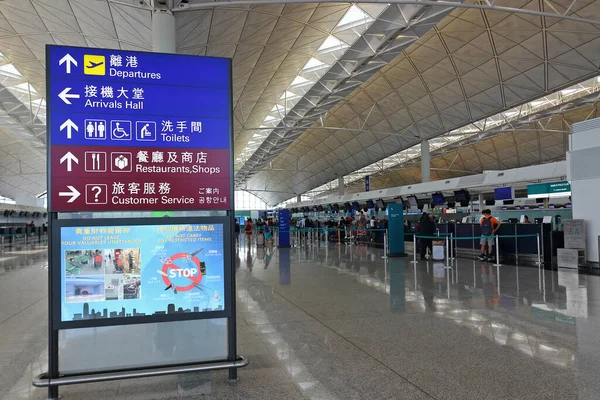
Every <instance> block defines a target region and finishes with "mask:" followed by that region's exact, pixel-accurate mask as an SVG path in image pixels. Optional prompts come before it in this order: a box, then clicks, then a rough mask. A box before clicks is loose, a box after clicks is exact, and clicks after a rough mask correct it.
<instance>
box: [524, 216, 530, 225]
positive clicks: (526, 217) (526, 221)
mask: <svg viewBox="0 0 600 400" xmlns="http://www.w3.org/2000/svg"><path fill="white" fill-rule="evenodd" d="M523 223H524V224H530V223H531V221H530V220H529V217H528V216H527V215H526V216H525V218H524V221H523Z"/></svg>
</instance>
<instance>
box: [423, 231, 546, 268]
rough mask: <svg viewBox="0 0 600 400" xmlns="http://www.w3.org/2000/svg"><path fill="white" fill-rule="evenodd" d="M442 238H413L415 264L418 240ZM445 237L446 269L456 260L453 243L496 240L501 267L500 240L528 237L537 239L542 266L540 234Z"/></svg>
mask: <svg viewBox="0 0 600 400" xmlns="http://www.w3.org/2000/svg"><path fill="white" fill-rule="evenodd" d="M440 237H442V235H438V236H425V235H414V236H413V261H412V262H413V263H415V264H416V263H417V262H418V261H417V239H433V240H435V239H440ZM443 237H445V242H446V252H445V253H446V268H449V265H450V260H449V259H450V258H452V259H454V252H453V249H454V246H452V245H450V243H451V242H452V241H459V240H477V239H494V240H495V241H496V264H495V266H500V265H501V264H500V245H499V240H500V239H510V238H514V239H519V238H526V237H535V238H537V263H536V264H537V265H542V254H541V247H540V234H539V233H530V234H523V235H490V236H467V237H462V236H461V237H455V236H454V235H452V233H450V234H445V235H443ZM450 254H452V257H451V256H450Z"/></svg>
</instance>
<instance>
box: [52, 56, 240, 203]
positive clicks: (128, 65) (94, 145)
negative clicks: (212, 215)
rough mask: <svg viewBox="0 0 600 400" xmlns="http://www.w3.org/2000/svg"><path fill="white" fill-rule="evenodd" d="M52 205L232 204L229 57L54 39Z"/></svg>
mask: <svg viewBox="0 0 600 400" xmlns="http://www.w3.org/2000/svg"><path fill="white" fill-rule="evenodd" d="M46 59H47V76H48V79H47V85H48V99H47V103H48V104H47V107H48V114H47V115H48V133H49V141H48V142H49V157H48V160H49V176H50V187H49V193H50V202H49V208H50V210H51V211H54V212H63V211H96V210H98V211H100V210H101V211H115V210H118V211H123V210H148V211H160V210H170V211H175V210H200V209H231V178H232V175H231V174H232V168H231V165H232V161H231V160H232V158H231V146H232V145H231V143H232V142H231V140H232V139H231V138H232V123H231V109H232V106H231V65H230V60H228V59H224V58H211V57H195V56H186V55H173V54H157V53H145V52H132V51H121V50H105V49H88V48H78V47H65V46H48V47H47V58H46Z"/></svg>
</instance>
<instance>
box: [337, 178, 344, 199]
mask: <svg viewBox="0 0 600 400" xmlns="http://www.w3.org/2000/svg"><path fill="white" fill-rule="evenodd" d="M338 195H339V196H343V195H344V177H343V176H340V177H338Z"/></svg>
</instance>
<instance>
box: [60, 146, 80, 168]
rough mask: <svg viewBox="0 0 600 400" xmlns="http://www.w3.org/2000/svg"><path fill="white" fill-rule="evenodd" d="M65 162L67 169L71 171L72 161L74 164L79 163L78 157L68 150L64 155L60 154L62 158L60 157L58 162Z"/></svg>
mask: <svg viewBox="0 0 600 400" xmlns="http://www.w3.org/2000/svg"><path fill="white" fill-rule="evenodd" d="M65 161H66V162H67V171H68V172H71V169H72V163H75V164H79V159H78V158H77V157H75V155H74V154H73V153H71V152H70V151H69V152H68V153H67V154H65V155H64V156H62V158H61V159H60V163H61V164H62V163H64V162H65Z"/></svg>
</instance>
